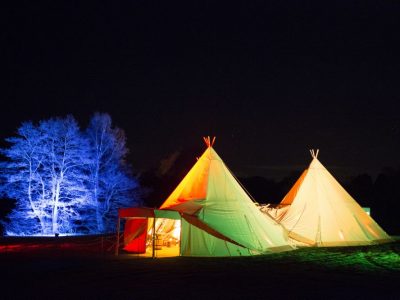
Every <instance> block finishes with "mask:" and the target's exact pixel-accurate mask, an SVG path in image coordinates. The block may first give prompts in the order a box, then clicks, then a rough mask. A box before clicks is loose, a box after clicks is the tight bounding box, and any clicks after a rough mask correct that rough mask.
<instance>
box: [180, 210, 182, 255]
mask: <svg viewBox="0 0 400 300" xmlns="http://www.w3.org/2000/svg"><path fill="white" fill-rule="evenodd" d="M179 215H180V216H181V224H180V232H179V256H181V252H182V214H181V213H180V214H179Z"/></svg>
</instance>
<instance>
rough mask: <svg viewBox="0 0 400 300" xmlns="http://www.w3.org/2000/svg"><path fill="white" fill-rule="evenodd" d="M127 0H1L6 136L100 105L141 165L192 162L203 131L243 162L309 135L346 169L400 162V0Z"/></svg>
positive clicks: (257, 170) (280, 164)
mask: <svg viewBox="0 0 400 300" xmlns="http://www.w3.org/2000/svg"><path fill="white" fill-rule="evenodd" d="M55 2H56V3H55ZM130 2H131V3H130V4H116V3H115V2H114V1H111V2H110V3H109V4H108V5H101V4H99V3H96V4H93V5H92V4H89V3H88V2H87V1H65V4H64V5H63V4H61V3H62V2H60V1H48V2H47V3H37V2H36V1H25V2H24V1H22V2H19V3H14V2H13V1H9V2H8V4H6V7H3V8H2V9H1V10H2V15H3V17H2V20H3V21H2V26H1V28H2V29H1V35H0V38H1V46H0V49H1V50H0V51H1V52H0V54H1V55H0V57H1V58H0V61H1V68H0V69H1V73H2V78H3V79H2V80H1V91H0V97H1V103H2V105H1V109H0V114H1V116H0V122H1V132H0V138H1V139H2V140H3V139H4V138H5V137H8V136H10V135H13V133H14V132H15V131H16V129H17V128H18V126H19V125H20V124H21V122H22V121H26V120H33V121H39V120H41V119H44V118H49V117H52V116H65V115H67V114H73V115H74V116H75V117H76V118H77V119H78V120H79V122H80V124H81V125H82V126H85V125H86V123H87V122H88V120H89V118H90V116H91V115H92V114H93V112H95V111H100V112H108V113H110V115H111V116H112V118H113V120H114V122H115V124H116V125H117V126H118V127H121V128H123V129H124V130H125V131H126V134H127V138H128V145H129V148H130V151H131V154H130V157H129V160H130V162H131V164H132V165H133V167H134V168H135V170H137V171H144V170H147V169H149V168H150V167H153V166H154V165H157V163H158V162H159V161H160V159H162V158H165V157H168V156H169V155H171V154H173V153H174V152H175V151H185V150H187V149H191V151H193V153H192V155H193V162H190V165H191V164H193V163H194V162H195V157H196V156H199V155H200V154H201V153H202V152H203V150H204V149H205V145H204V143H203V142H202V139H201V138H202V136H205V135H211V136H213V135H216V136H217V140H216V144H215V149H216V151H217V152H218V153H219V154H220V156H221V157H222V159H223V160H224V161H225V162H226V164H227V165H228V166H229V167H230V168H231V170H232V171H233V172H234V173H235V174H237V175H238V176H256V175H260V176H265V177H269V178H276V179H279V178H281V177H282V176H285V175H287V174H289V173H290V172H292V171H293V170H297V169H303V168H305V167H306V166H307V165H308V164H309V162H310V160H311V156H310V155H309V153H308V149H310V148H319V149H320V156H319V158H320V160H321V162H322V163H323V164H324V165H325V166H326V167H327V168H328V169H329V170H331V172H332V173H333V174H334V175H335V176H339V177H346V176H353V175H357V174H360V173H364V172H367V173H369V174H371V175H373V176H375V175H376V174H377V173H378V172H379V171H381V170H382V168H383V167H385V166H390V167H398V166H399V165H400V158H399V157H400V156H399V153H400V151H399V150H400V114H399V111H400V110H399V108H400V102H399V101H400V84H399V83H400V80H399V70H400V56H399V53H400V51H399V50H400V47H399V45H400V43H399V36H400V34H399V29H400V17H399V15H400V14H399V13H400V3H399V2H397V1H330V2H326V1H322V3H323V4H319V3H320V2H321V1H305V2H304V3H302V4H299V1H251V2H250V1H244V2H243V3H242V4H234V3H232V2H235V1H232V2H219V4H216V3H214V2H216V1H198V2H197V1H186V2H184V3H171V1H159V2H157V1H130ZM189 2H190V3H189ZM300 2H303V1H300ZM13 3H14V4H13ZM327 3H329V4H327ZM2 6H4V4H2ZM190 165H189V166H187V167H190ZM185 167H186V166H185Z"/></svg>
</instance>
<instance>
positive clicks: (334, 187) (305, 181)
mask: <svg viewBox="0 0 400 300" xmlns="http://www.w3.org/2000/svg"><path fill="white" fill-rule="evenodd" d="M311 155H312V161H311V164H310V166H309V167H308V169H306V170H305V171H304V172H303V174H302V175H301V176H300V178H299V179H298V180H297V182H296V183H295V184H294V186H293V187H292V189H291V190H290V191H289V192H288V194H287V195H286V196H285V197H284V199H283V200H282V201H281V203H280V205H279V206H278V207H277V208H276V209H269V208H261V209H262V210H263V211H265V212H266V213H267V214H269V215H271V216H273V217H274V218H275V219H276V220H277V222H279V223H280V224H282V225H283V226H284V227H285V228H286V229H287V230H288V235H289V237H290V238H291V239H292V240H294V241H296V242H297V243H299V244H300V245H301V244H302V245H309V246H322V247H324V246H354V245H368V244H373V243H380V242H387V241H390V240H391V239H390V237H389V236H388V234H387V233H386V232H385V231H384V230H383V229H382V228H381V227H380V226H379V225H378V224H377V223H376V222H375V221H374V220H373V219H372V218H371V217H370V216H369V215H368V214H367V213H366V212H365V211H364V210H363V208H362V207H361V206H360V205H359V204H358V203H357V202H356V201H355V200H354V199H353V198H352V197H351V196H350V195H349V194H348V193H347V192H346V191H345V189H344V188H343V187H342V186H341V185H340V184H339V183H338V182H337V181H336V179H335V178H334V177H333V176H332V175H331V174H330V173H329V172H328V170H327V169H326V168H325V167H324V166H323V165H322V164H321V162H320V161H319V160H318V158H317V156H318V150H317V151H316V152H314V151H313V150H311Z"/></svg>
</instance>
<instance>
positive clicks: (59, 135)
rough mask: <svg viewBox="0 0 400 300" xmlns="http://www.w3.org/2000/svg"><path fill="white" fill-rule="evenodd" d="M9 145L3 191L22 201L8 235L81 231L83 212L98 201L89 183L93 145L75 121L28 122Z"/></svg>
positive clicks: (68, 119)
mask: <svg viewBox="0 0 400 300" xmlns="http://www.w3.org/2000/svg"><path fill="white" fill-rule="evenodd" d="M7 141H8V142H9V143H11V147H10V148H8V149H5V150H3V152H2V153H3V155H4V156H6V157H7V158H8V161H7V162H5V163H3V167H4V168H3V176H5V177H6V179H7V183H6V185H5V186H4V187H3V189H2V191H3V193H4V194H5V195H6V196H7V197H8V198H12V199H15V200H16V208H15V209H14V210H13V211H12V212H11V214H10V215H9V216H8V218H9V219H10V222H9V223H5V232H6V234H8V235H34V234H38V235H39V234H42V235H43V234H44V235H47V234H55V233H70V234H73V233H76V227H77V224H79V223H80V220H81V211H82V210H84V209H88V208H90V207H92V206H93V203H91V202H90V197H88V196H89V192H88V189H87V187H86V184H85V183H86V182H87V181H88V176H87V172H85V171H86V166H87V165H88V161H89V159H90V158H89V157H88V152H87V149H88V144H87V141H86V139H84V138H83V137H82V135H81V133H80V130H79V127H78V125H77V123H76V121H75V119H74V118H73V117H71V116H68V117H66V118H64V119H60V118H57V119H50V120H47V121H42V122H40V124H39V125H38V126H35V125H33V124H32V123H24V124H23V125H22V126H21V127H20V128H19V130H18V136H17V137H13V138H9V139H7Z"/></svg>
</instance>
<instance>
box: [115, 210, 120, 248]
mask: <svg viewBox="0 0 400 300" xmlns="http://www.w3.org/2000/svg"><path fill="white" fill-rule="evenodd" d="M120 222H121V219H120V218H119V217H118V224H117V243H116V245H115V255H116V256H118V254H119V229H120Z"/></svg>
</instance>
